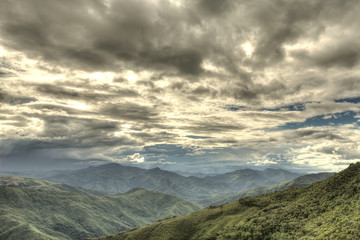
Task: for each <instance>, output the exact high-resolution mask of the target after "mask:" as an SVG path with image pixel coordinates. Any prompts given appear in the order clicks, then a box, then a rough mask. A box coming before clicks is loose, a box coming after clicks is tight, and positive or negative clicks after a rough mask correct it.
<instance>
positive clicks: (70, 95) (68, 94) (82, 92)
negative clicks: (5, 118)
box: [35, 84, 139, 101]
mask: <svg viewBox="0 0 360 240" xmlns="http://www.w3.org/2000/svg"><path fill="white" fill-rule="evenodd" d="M62 85H64V84H62ZM97 88H98V89H101V87H99V86H98V87H97ZM104 88H105V87H104ZM35 90H36V91H38V92H40V93H42V94H43V95H48V96H53V97H56V98H60V99H75V100H84V101H101V100H108V99H114V98H118V97H137V96H138V95H139V94H138V93H137V92H135V91H134V90H131V89H123V88H112V89H111V88H107V89H106V88H105V89H104V90H105V91H107V92H105V93H95V92H94V90H92V89H91V88H90V87H88V88H80V89H76V90H73V89H70V88H67V87H62V86H59V84H57V85H51V84H39V85H35Z"/></svg>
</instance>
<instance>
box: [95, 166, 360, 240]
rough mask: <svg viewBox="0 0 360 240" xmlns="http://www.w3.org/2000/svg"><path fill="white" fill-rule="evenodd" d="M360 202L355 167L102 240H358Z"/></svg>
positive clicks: (358, 174)
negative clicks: (314, 180)
mask: <svg viewBox="0 0 360 240" xmlns="http://www.w3.org/2000/svg"><path fill="white" fill-rule="evenodd" d="M310 178H311V177H310ZM310 178H306V179H303V181H304V182H305V183H306V182H308V181H309V179H310ZM310 180H311V179H310ZM359 201H360V163H356V164H351V165H350V166H349V167H348V168H347V169H345V170H343V171H341V172H340V173H337V174H335V175H333V176H331V177H329V178H328V179H325V180H323V181H320V182H317V183H313V184H311V185H308V186H306V187H301V188H297V187H294V188H290V189H286V190H282V191H277V192H273V193H269V194H264V195H259V196H256V197H246V198H241V199H239V200H238V201H234V202H232V203H229V204H226V205H221V206H217V207H208V208H206V209H203V210H200V211H197V212H195V213H192V214H190V215H187V216H184V217H178V218H174V219H168V220H164V221H161V222H158V223H155V224H152V225H148V226H145V227H142V228H139V229H137V230H134V231H128V232H123V233H120V234H118V235H114V236H107V237H106V238H101V239H107V240H124V239H131V240H137V239H138V240H143V239H149V240H151V239H173V240H180V239H181V240H188V239H199V240H200V239H207V240H212V239H214V240H215V239H259V240H260V239H359V238H360V221H359V216H360V208H359Z"/></svg>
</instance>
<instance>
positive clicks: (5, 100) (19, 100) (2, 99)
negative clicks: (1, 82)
mask: <svg viewBox="0 0 360 240" xmlns="http://www.w3.org/2000/svg"><path fill="white" fill-rule="evenodd" d="M34 101H36V98H33V97H24V96H16V95H13V94H11V93H8V92H6V91H4V90H2V89H1V88H0V106H1V105H2V104H10V105H19V104H24V103H30V102H34Z"/></svg>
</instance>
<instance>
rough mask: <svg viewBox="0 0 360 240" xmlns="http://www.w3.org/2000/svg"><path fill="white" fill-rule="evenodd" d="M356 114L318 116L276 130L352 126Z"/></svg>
mask: <svg viewBox="0 0 360 240" xmlns="http://www.w3.org/2000/svg"><path fill="white" fill-rule="evenodd" d="M357 114H358V112H354V111H346V112H340V113H335V114H327V115H318V116H315V117H311V118H308V119H306V121H304V122H289V123H286V124H285V125H283V126H280V127H278V129H281V130H286V129H298V128H305V127H318V126H337V125H344V124H352V123H356V122H357V121H358V118H356V116H357Z"/></svg>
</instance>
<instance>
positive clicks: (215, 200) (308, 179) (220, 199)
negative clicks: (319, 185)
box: [200, 172, 334, 206]
mask: <svg viewBox="0 0 360 240" xmlns="http://www.w3.org/2000/svg"><path fill="white" fill-rule="evenodd" d="M332 175H334V173H328V172H322V173H313V174H306V175H303V176H300V177H298V178H295V179H294V180H291V181H287V182H283V183H279V184H274V185H270V186H265V187H258V188H254V189H250V190H247V191H242V192H239V193H238V194H235V195H232V196H224V195H223V194H220V195H219V196H214V197H212V198H209V199H205V200H203V201H201V202H200V204H201V205H202V206H216V205H221V204H225V203H229V202H233V201H236V200H237V199H239V198H244V197H251V196H257V195H260V194H265V193H271V192H275V191H280V190H284V189H287V188H292V187H304V186H307V185H309V184H312V183H314V182H318V181H321V180H324V179H326V178H329V177H331V176H332Z"/></svg>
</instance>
